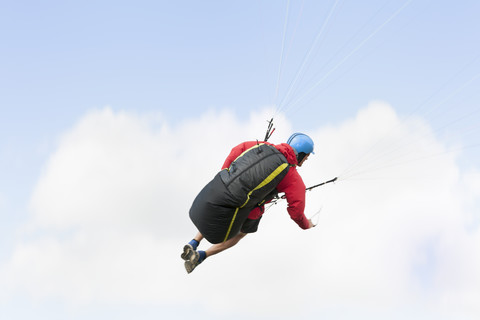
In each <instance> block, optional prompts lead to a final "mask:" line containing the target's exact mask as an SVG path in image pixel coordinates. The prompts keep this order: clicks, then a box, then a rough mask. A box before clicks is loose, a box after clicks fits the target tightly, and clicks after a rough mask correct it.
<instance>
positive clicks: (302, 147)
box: [287, 132, 315, 154]
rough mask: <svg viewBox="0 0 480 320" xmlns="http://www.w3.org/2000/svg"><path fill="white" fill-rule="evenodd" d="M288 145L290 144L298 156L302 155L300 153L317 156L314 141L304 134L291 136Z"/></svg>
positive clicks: (298, 133)
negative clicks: (314, 150)
mask: <svg viewBox="0 0 480 320" xmlns="http://www.w3.org/2000/svg"><path fill="white" fill-rule="evenodd" d="M287 144H289V145H290V146H291V147H292V148H293V149H295V151H296V152H297V154H300V153H305V154H309V153H313V154H315V153H314V152H313V140H312V138H310V137H309V136H307V135H306V134H304V133H300V132H297V133H294V134H292V135H291V136H290V138H288V140H287Z"/></svg>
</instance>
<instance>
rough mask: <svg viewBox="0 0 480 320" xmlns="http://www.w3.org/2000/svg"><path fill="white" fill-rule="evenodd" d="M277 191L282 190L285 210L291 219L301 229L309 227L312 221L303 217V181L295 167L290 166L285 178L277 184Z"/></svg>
mask: <svg viewBox="0 0 480 320" xmlns="http://www.w3.org/2000/svg"><path fill="white" fill-rule="evenodd" d="M277 190H278V191H279V192H284V193H285V197H286V198H287V202H288V207H287V211H288V214H289V215H290V217H291V218H292V220H293V221H295V222H296V223H297V224H298V226H299V227H300V228H302V229H309V228H311V227H312V226H313V224H312V222H311V221H310V220H309V219H307V217H305V213H304V210H305V183H304V182H303V180H302V177H300V175H299V174H298V172H297V169H296V168H295V167H292V168H290V170H289V171H288V173H287V175H286V176H285V178H283V180H282V181H280V183H279V184H278V186H277Z"/></svg>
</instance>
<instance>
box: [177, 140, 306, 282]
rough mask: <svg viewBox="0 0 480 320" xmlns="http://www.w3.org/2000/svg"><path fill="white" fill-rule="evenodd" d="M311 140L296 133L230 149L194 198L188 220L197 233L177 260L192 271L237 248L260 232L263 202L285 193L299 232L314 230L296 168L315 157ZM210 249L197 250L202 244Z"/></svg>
mask: <svg viewBox="0 0 480 320" xmlns="http://www.w3.org/2000/svg"><path fill="white" fill-rule="evenodd" d="M313 147H314V145H313V141H312V139H311V138H310V137H309V136H307V135H306V134H303V133H294V134H293V135H291V136H290V138H289V139H288V141H287V143H281V144H278V145H273V144H270V143H268V142H258V141H247V142H243V143H241V144H239V145H238V146H236V147H234V148H233V149H232V151H231V152H230V154H229V155H228V157H227V159H226V160H225V163H224V164H223V166H222V170H221V171H220V172H219V173H217V175H216V176H215V177H214V178H213V180H212V181H210V182H209V183H208V184H207V185H206V186H205V187H204V188H203V189H202V190H201V191H200V193H199V194H198V195H197V197H196V198H195V200H194V201H193V204H192V207H191V208H190V219H191V220H192V221H193V223H194V224H195V226H196V227H197V229H198V233H197V235H196V236H195V237H194V238H193V239H192V240H191V241H190V242H189V243H188V244H186V245H185V246H184V248H183V253H182V254H181V258H182V259H183V260H185V269H186V270H187V272H188V273H190V272H192V271H193V270H194V269H195V268H196V267H197V266H198V265H199V264H200V263H202V262H203V261H204V260H205V259H206V258H207V257H210V256H212V255H215V254H217V253H219V252H222V251H224V250H225V249H228V248H231V247H233V246H234V245H236V244H237V243H238V242H239V241H240V240H241V239H242V238H243V237H245V236H246V235H247V234H248V233H254V232H256V231H257V229H258V225H259V223H260V219H261V218H262V215H263V213H264V204H265V203H268V202H269V201H271V200H272V199H273V198H274V197H275V196H276V195H277V194H278V193H280V192H283V193H285V198H286V199H287V202H288V207H287V211H288V214H289V215H290V217H291V218H292V220H293V221H295V222H296V223H297V224H298V226H299V227H300V228H302V229H310V228H312V227H314V224H313V223H312V221H311V220H309V219H307V218H306V217H305V214H304V209H305V184H304V182H303V180H302V178H301V177H300V175H299V174H298V172H297V169H296V167H297V166H299V167H300V166H302V164H303V163H304V162H305V161H306V160H307V158H308V156H309V155H310V154H311V153H313ZM203 239H206V240H207V241H208V242H210V243H212V244H213V245H212V246H211V247H210V248H209V249H207V250H206V251H201V250H198V251H197V248H198V245H199V243H200V241H201V240H203Z"/></svg>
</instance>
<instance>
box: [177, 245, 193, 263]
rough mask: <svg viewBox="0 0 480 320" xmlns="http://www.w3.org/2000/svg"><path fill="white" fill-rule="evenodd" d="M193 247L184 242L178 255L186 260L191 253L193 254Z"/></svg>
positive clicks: (189, 257)
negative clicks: (181, 251)
mask: <svg viewBox="0 0 480 320" xmlns="http://www.w3.org/2000/svg"><path fill="white" fill-rule="evenodd" d="M193 252H194V250H193V247H192V246H191V245H189V244H186V245H185V246H184V247H183V253H182V254H181V255H180V257H181V258H182V259H183V260H185V261H188V260H190V259H191V257H192V255H193Z"/></svg>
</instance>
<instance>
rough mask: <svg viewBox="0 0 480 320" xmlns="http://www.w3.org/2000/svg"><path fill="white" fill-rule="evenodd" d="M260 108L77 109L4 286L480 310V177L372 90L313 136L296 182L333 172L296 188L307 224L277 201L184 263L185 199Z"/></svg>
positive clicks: (362, 310)
mask: <svg viewBox="0 0 480 320" xmlns="http://www.w3.org/2000/svg"><path fill="white" fill-rule="evenodd" d="M270 114H271V111H269V110H265V111H262V112H260V113H259V114H252V115H251V117H250V118H249V119H248V120H246V121H239V120H238V119H237V118H236V116H235V115H234V114H232V113H230V112H228V111H225V112H221V113H217V112H214V111H211V112H208V113H206V114H205V115H204V116H202V117H201V118H200V119H195V120H189V121H186V122H184V123H182V124H180V125H178V126H175V127H171V126H169V125H168V124H166V123H165V122H164V121H162V120H161V117H158V116H147V115H143V116H139V115H134V114H129V113H124V112H118V113H115V112H113V111H112V110H111V109H109V108H105V109H103V110H99V111H93V112H91V113H89V114H87V115H85V116H84V117H83V118H82V119H81V120H80V121H79V122H78V123H77V125H76V126H75V127H74V128H72V129H71V130H70V131H69V132H67V133H66V134H65V135H63V137H62V139H61V141H60V143H59V146H58V149H57V150H56V152H55V153H54V154H53V155H52V156H51V158H50V160H49V162H48V164H47V166H46V168H45V171H44V174H43V175H42V177H41V178H40V180H39V181H38V183H37V185H36V188H35V191H34V193H33V196H32V201H31V209H32V210H31V211H32V219H31V221H30V223H29V225H28V228H26V229H25V230H24V234H23V235H24V238H23V240H22V241H20V242H19V243H18V245H17V246H16V247H15V250H14V254H13V255H12V257H11V259H10V260H9V261H8V262H7V263H6V264H4V265H3V266H2V273H1V274H2V275H3V278H0V282H2V284H3V286H2V288H3V292H2V294H3V295H4V296H11V295H12V294H13V292H26V293H28V294H29V295H31V296H32V297H34V298H36V299H45V298H51V297H55V298H60V299H63V300H65V301H66V302H68V303H71V304H79V303H80V304H88V303H92V302H100V303H102V302H103V303H121V302H125V301H126V302H151V303H167V304H171V305H182V304H188V305H192V304H193V305H200V306H202V308H205V309H207V310H210V311H209V312H211V313H212V314H219V315H222V314H231V313H232V312H235V313H236V314H238V312H239V311H238V306H239V305H247V306H248V308H245V309H244V310H243V311H240V314H244V315H245V316H250V317H256V316H257V317H261V316H275V317H281V316H284V317H286V318H288V317H289V316H292V317H293V316H299V315H300V316H301V315H304V316H306V317H308V315H314V314H323V315H324V316H325V317H326V318H328V317H329V316H331V315H333V314H334V315H337V316H338V315H339V311H338V310H359V313H357V315H358V317H360V318H361V316H362V315H363V316H365V317H370V316H372V317H379V318H382V317H383V318H385V316H389V315H391V314H394V313H397V312H400V314H403V315H405V314H406V313H408V312H411V313H413V314H417V315H418V314H423V315H430V316H431V318H432V319H433V318H435V317H437V318H441V317H440V316H442V315H455V316H460V317H461V316H465V318H464V319H470V318H469V317H474V316H478V315H480V308H479V307H478V306H477V305H478V304H477V302H478V300H479V294H480V276H479V275H478V272H477V270H479V269H480V233H479V230H478V225H475V223H474V222H475V219H473V218H472V217H474V215H473V214H472V212H473V211H474V210H473V209H474V208H478V197H479V196H480V195H479V193H478V190H479V188H477V187H478V185H479V183H480V176H479V175H478V172H477V173H475V172H473V173H472V172H467V173H465V172H462V171H461V170H460V169H459V168H458V167H457V165H456V163H455V155H454V154H451V155H449V154H445V151H447V150H446V149H445V146H443V145H442V144H441V142H440V141H437V140H436V139H435V137H434V135H433V133H432V132H431V130H430V128H429V127H428V125H427V124H426V123H424V122H423V121H421V119H416V118H415V119H414V118H411V119H407V120H404V121H400V120H399V118H398V116H397V115H396V114H395V112H394V110H393V109H392V108H391V107H390V106H388V105H387V104H385V103H381V102H375V103H372V104H371V105H370V106H369V107H368V108H365V109H363V110H361V111H360V112H359V114H358V115H357V117H356V118H355V119H351V120H348V121H346V122H344V123H342V124H340V125H338V126H330V127H323V128H319V129H318V130H317V131H316V132H311V135H312V136H313V138H314V140H315V142H316V155H315V156H313V157H310V159H309V161H308V162H307V164H306V165H305V167H302V168H301V169H300V170H301V174H302V176H303V177H304V178H305V181H306V184H307V185H311V184H315V183H319V182H321V181H323V180H326V179H330V178H333V177H334V176H336V175H339V174H340V178H341V179H340V181H339V182H338V183H336V184H335V185H333V186H332V185H329V186H325V187H321V188H320V189H318V190H315V191H312V192H310V193H309V194H308V200H309V202H308V206H307V213H309V214H312V213H313V212H315V211H316V210H317V209H318V208H319V207H320V206H322V205H323V206H324V207H323V210H322V212H321V214H320V225H319V226H318V227H317V228H316V229H314V230H308V231H302V230H300V229H299V228H298V227H297V226H296V225H295V224H294V223H293V222H292V221H291V220H290V219H289V218H288V215H287V214H286V213H285V210H284V204H281V205H277V206H276V207H275V208H273V209H271V210H270V211H268V212H267V214H266V215H265V217H264V219H263V221H262V224H261V226H260V231H259V232H258V233H257V234H255V235H251V236H248V237H247V238H246V239H245V240H242V242H241V243H240V244H239V245H238V246H237V247H235V248H233V249H231V250H229V251H226V252H224V253H222V254H220V255H217V256H215V257H212V258H210V259H209V260H207V261H206V262H205V263H204V264H203V265H201V266H200V267H199V268H198V270H195V272H193V273H192V274H190V275H187V274H186V273H185V271H184V270H183V265H182V261H181V260H180V258H179V253H180V251H181V248H182V246H183V244H184V242H185V241H188V240H189V239H190V238H191V237H192V236H193V235H194V233H195V229H194V227H193V225H192V224H191V223H190V221H189V219H188V209H189V207H190V204H191V202H192V200H193V198H194V197H195V195H196V193H197V192H198V191H199V190H200V189H201V188H202V187H203V185H204V184H205V183H206V182H208V181H209V180H210V179H211V178H212V177H213V175H214V174H215V173H216V171H217V170H218V169H219V168H220V166H221V164H222V163H223V159H224V158H225V156H226V155H227V154H228V152H229V150H230V148H231V147H233V146H234V145H235V144H236V143H238V142H241V141H243V140H248V139H252V140H253V139H255V138H263V134H264V130H265V127H264V125H265V122H264V121H263V119H268V118H269V115H270ZM276 127H277V128H278V130H277V131H276V133H275V134H274V136H273V138H272V141H274V142H280V141H285V140H286V138H287V137H288V134H289V133H290V131H291V125H290V124H289V123H288V121H287V120H286V119H284V118H283V117H281V116H279V117H278V119H276ZM252 133H253V134H254V135H253V136H252ZM372 146H373V147H372ZM439 153H441V154H444V155H443V156H441V157H434V158H432V157H425V156H431V155H435V154H439ZM355 160H359V161H355ZM352 164H353V165H352ZM350 165H352V166H350ZM346 168H347V169H350V168H351V170H349V171H345V169H346ZM342 178H345V179H344V180H343V181H342ZM385 178H388V179H385ZM366 179H372V180H366ZM458 190H462V191H461V192H459V191H458ZM202 246H206V244H202ZM192 288H197V289H196V290H197V291H196V293H195V294H187V295H185V292H192ZM1 291H2V289H0V292H1ZM459 308H460V309H459ZM458 310H462V312H464V313H462V312H460V311H458ZM342 312H343V314H344V316H345V318H348V317H349V316H348V312H349V311H342ZM352 313H353V314H355V313H354V312H352ZM352 313H350V314H352ZM336 318H338V317H336ZM370 318H371V317H370ZM390 318H394V317H393V316H392V317H390Z"/></svg>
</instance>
